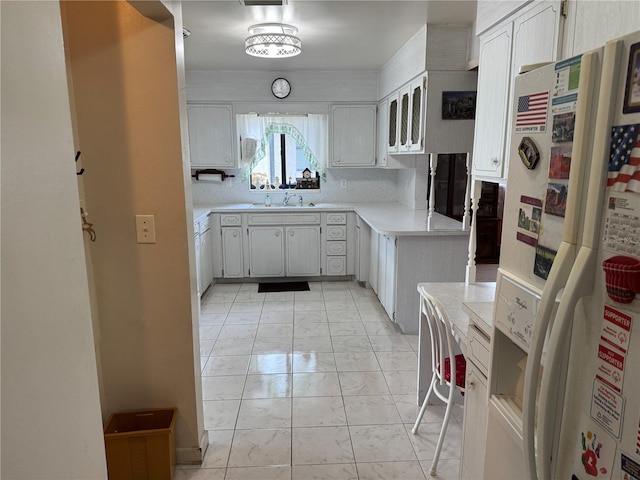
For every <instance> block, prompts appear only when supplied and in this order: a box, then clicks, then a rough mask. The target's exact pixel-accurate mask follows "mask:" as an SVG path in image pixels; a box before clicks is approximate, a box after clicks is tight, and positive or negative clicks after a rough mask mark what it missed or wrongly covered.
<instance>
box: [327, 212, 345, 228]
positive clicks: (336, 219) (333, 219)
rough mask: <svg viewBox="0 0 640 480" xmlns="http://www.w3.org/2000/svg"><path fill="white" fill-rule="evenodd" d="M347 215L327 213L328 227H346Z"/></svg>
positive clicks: (343, 213)
mask: <svg viewBox="0 0 640 480" xmlns="http://www.w3.org/2000/svg"><path fill="white" fill-rule="evenodd" d="M346 223H347V214H346V213H345V212H340V213H327V225H346Z"/></svg>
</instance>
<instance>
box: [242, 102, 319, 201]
mask: <svg viewBox="0 0 640 480" xmlns="http://www.w3.org/2000/svg"><path fill="white" fill-rule="evenodd" d="M236 118H237V125H238V132H239V134H240V137H241V139H242V142H243V149H242V150H243V156H242V161H243V163H244V165H245V172H244V174H245V178H250V188H251V190H252V191H262V190H265V189H268V190H271V189H275V190H288V189H302V190H313V191H316V192H317V191H318V190H319V189H320V182H321V179H324V178H325V174H324V168H323V162H324V159H325V158H326V145H327V115H323V114H305V115H283V114H267V115H263V114H260V115H259V114H240V115H237V116H236Z"/></svg>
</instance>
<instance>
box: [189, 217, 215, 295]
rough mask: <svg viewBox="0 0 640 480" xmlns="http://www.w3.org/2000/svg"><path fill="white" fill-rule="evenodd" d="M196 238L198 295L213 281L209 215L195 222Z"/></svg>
mask: <svg viewBox="0 0 640 480" xmlns="http://www.w3.org/2000/svg"><path fill="white" fill-rule="evenodd" d="M193 229H194V240H195V253H196V276H197V288H198V296H200V295H202V294H203V293H204V291H205V290H206V289H207V288H208V287H209V285H210V284H211V282H212V281H213V250H212V244H213V241H212V234H211V228H210V223H209V217H208V216H207V217H204V218H201V219H200V220H198V221H196V222H194V225H193Z"/></svg>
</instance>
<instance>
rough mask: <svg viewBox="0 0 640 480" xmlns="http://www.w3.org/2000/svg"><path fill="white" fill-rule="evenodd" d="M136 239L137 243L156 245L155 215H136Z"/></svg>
mask: <svg viewBox="0 0 640 480" xmlns="http://www.w3.org/2000/svg"><path fill="white" fill-rule="evenodd" d="M136 237H137V241H138V243H156V218H155V215H136Z"/></svg>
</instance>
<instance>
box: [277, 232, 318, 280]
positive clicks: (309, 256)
mask: <svg viewBox="0 0 640 480" xmlns="http://www.w3.org/2000/svg"><path fill="white" fill-rule="evenodd" d="M285 236H286V239H287V240H286V248H285V251H286V262H285V263H286V266H287V276H288V277H300V276H316V275H320V226H319V225H302V226H291V227H286V228H285Z"/></svg>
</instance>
